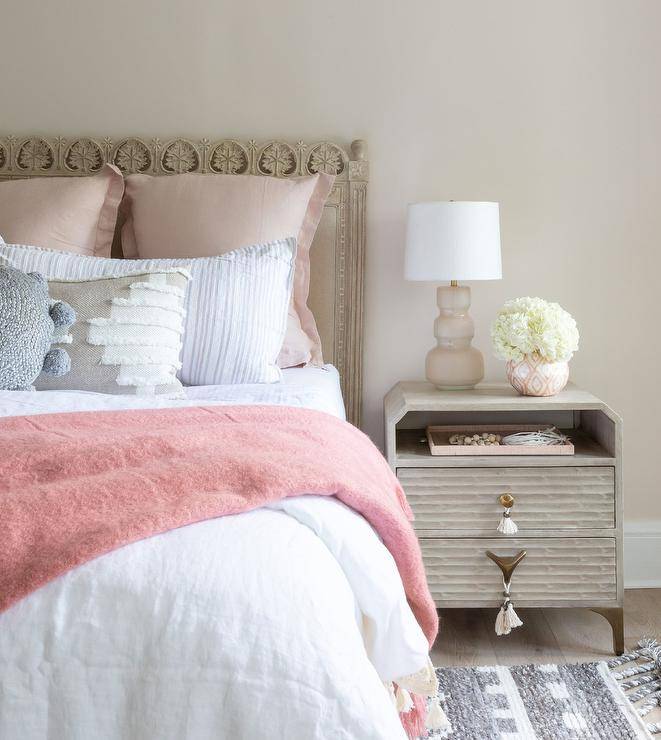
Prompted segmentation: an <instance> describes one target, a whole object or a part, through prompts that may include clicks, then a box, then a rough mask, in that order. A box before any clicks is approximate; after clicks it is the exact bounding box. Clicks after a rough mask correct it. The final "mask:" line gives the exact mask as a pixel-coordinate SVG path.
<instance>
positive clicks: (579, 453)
mask: <svg viewBox="0 0 661 740" xmlns="http://www.w3.org/2000/svg"><path fill="white" fill-rule="evenodd" d="M442 423H445V422H442ZM560 431H562V432H564V433H565V434H566V435H567V436H569V437H570V438H571V441H572V442H573V443H574V447H575V453H574V454H573V455H568V456H567V457H566V458H564V457H561V456H560V455H558V456H557V457H554V456H553V455H544V456H543V457H541V456H539V455H521V456H514V455H512V456H505V455H494V456H488V457H487V456H484V457H480V456H479V455H475V456H473V455H467V456H466V457H462V456H456V457H452V456H449V457H448V458H444V459H443V461H442V462H441V463H439V460H440V458H441V456H440V455H432V454H431V452H430V451H429V444H428V442H427V438H426V436H425V430H424V429H396V430H395V433H396V441H395V458H394V460H395V466H396V467H398V468H407V467H409V468H410V467H420V466H423V467H426V466H429V467H438V466H439V464H440V465H441V466H444V463H448V465H447V467H452V466H458V467H474V466H475V465H476V463H477V464H479V465H483V466H485V467H489V466H490V467H501V466H502V465H508V466H510V467H517V466H519V467H526V466H529V465H530V460H531V458H533V459H534V460H536V461H540V464H542V463H541V461H542V460H543V461H544V462H543V464H544V465H551V466H553V465H567V464H571V465H615V457H614V456H613V455H612V454H611V453H609V451H608V450H606V449H605V448H603V447H602V446H601V445H600V444H599V442H597V441H596V440H594V439H593V438H592V437H590V436H589V435H588V434H587V433H586V432H585V431H583V430H582V429H560ZM448 460H449V462H448ZM478 461H479V462H478Z"/></svg>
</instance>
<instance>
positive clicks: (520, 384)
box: [506, 355, 569, 396]
mask: <svg viewBox="0 0 661 740" xmlns="http://www.w3.org/2000/svg"><path fill="white" fill-rule="evenodd" d="M506 368H507V379H508V380H509V382H510V384H511V385H512V387H513V388H515V389H516V390H517V391H519V393H520V394H521V395H523V396H555V394H556V393H560V391H561V390H562V389H563V388H564V387H565V386H566V385H567V381H568V380H569V363H567V362H546V361H545V360H543V359H542V358H541V357H540V356H539V355H525V356H524V358H523V359H522V360H519V361H515V360H509V362H508V363H507V365H506Z"/></svg>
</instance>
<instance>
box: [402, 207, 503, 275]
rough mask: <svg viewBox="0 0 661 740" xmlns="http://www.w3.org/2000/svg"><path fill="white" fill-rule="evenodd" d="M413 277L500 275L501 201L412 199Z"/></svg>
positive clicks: (409, 259) (409, 271)
mask: <svg viewBox="0 0 661 740" xmlns="http://www.w3.org/2000/svg"><path fill="white" fill-rule="evenodd" d="M404 275H405V277H406V279H407V280H427V281H445V280H500V278H501V277H502V271H501V265H500V221H499V214H498V203H478V202H469V201H447V202H444V201H439V202H432V203H412V204H411V205H409V210H408V224H407V230H406V257H405V267H404Z"/></svg>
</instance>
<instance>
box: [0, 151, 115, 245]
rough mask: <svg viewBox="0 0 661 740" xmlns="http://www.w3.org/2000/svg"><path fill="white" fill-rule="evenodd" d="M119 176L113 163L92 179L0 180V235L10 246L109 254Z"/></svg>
mask: <svg viewBox="0 0 661 740" xmlns="http://www.w3.org/2000/svg"><path fill="white" fill-rule="evenodd" d="M123 193H124V179H123V177H122V174H121V172H120V171H119V170H118V169H117V168H116V167H115V166H113V165H110V164H107V165H104V167H103V169H101V171H100V172H99V173H98V174H97V175H93V176H92V177H35V178H32V179H25V180H9V181H7V182H0V234H2V235H3V236H4V238H5V241H7V242H8V243H9V244H12V243H14V244H35V245H37V246H39V247H46V248H47V249H58V250H60V251H63V252H75V253H76V254H86V255H93V256H95V257H110V249H111V247H112V239H113V235H114V233H115V223H116V222H117V209H118V208H119V204H120V201H121V200H122V195H123Z"/></svg>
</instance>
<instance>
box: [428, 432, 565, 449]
mask: <svg viewBox="0 0 661 740" xmlns="http://www.w3.org/2000/svg"><path fill="white" fill-rule="evenodd" d="M548 427H549V425H548V424H470V425H465V426H461V425H454V426H429V427H427V441H428V442H429V451H430V452H431V454H432V455H573V454H574V445H573V444H572V443H571V442H566V443H565V444H563V445H504V444H500V445H451V444H450V437H451V436H452V435H453V434H461V433H463V434H464V435H465V434H468V432H471V433H473V434H478V433H480V434H481V433H482V432H489V433H490V434H500V435H501V436H503V437H505V436H507V435H508V434H513V433H514V432H537V431H539V430H540V429H548Z"/></svg>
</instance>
